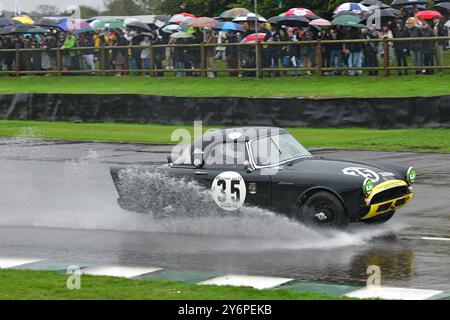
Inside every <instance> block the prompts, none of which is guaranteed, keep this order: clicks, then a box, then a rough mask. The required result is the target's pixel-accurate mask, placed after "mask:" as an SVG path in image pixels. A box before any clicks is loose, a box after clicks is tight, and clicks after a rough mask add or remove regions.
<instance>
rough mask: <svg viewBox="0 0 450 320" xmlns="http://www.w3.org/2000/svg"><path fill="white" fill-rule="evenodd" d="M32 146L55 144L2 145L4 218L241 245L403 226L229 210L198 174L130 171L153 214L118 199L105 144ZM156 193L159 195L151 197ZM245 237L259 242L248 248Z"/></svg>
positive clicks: (361, 239)
mask: <svg viewBox="0 0 450 320" xmlns="http://www.w3.org/2000/svg"><path fill="white" fill-rule="evenodd" d="M30 146H32V148H33V149H34V151H33V152H34V156H33V158H36V157H38V156H39V154H40V155H43V156H44V155H48V154H51V153H52V151H53V149H52V145H49V144H48V143H45V144H44V143H40V142H39V141H36V140H34V141H32V143H31V141H30V140H27V139H26V140H21V139H15V140H10V141H9V142H8V143H7V144H3V145H1V146H0V181H2V183H1V184H0V226H11V225H19V226H36V227H58V228H76V229H90V230H118V231H129V232H164V233H178V234H192V235H194V236H195V235H196V236H208V237H222V238H223V239H240V241H239V248H235V249H236V250H251V248H252V250H254V249H257V250H260V249H270V248H285V249H314V248H315V249H330V248H336V247H343V246H352V245H359V246H360V245H365V244H368V243H369V242H370V240H371V239H373V238H374V237H377V236H381V235H383V234H386V233H391V232H393V231H395V230H398V229H399V228H402V226H401V225H400V224H395V223H394V224H392V223H391V224H389V226H388V227H386V226H380V227H376V228H373V227H371V228H368V227H358V228H352V229H350V230H349V231H347V232H343V231H330V230H327V231H317V230H312V229H310V228H308V227H306V226H303V225H301V224H299V223H298V222H296V221H293V220H290V219H287V218H286V217H283V216H279V215H276V214H274V213H272V212H270V211H267V210H263V209H259V208H251V207H244V208H241V209H240V210H239V211H238V212H233V213H229V212H223V211H221V210H219V209H218V207H217V206H216V205H215V204H214V202H213V200H212V198H211V196H210V194H209V191H207V190H204V189H203V188H201V187H200V186H199V185H198V184H196V183H195V182H192V181H186V180H179V179H168V178H167V177H163V176H161V175H158V174H155V173H149V172H142V170H137V169H130V170H128V171H126V172H125V173H124V174H125V175H127V176H128V178H129V179H128V181H129V182H125V184H124V185H123V186H122V187H124V188H125V190H127V189H126V188H127V185H126V184H127V183H131V182H132V183H139V184H141V185H142V186H144V188H142V189H141V191H135V193H133V195H134V196H135V198H136V199H137V200H142V201H147V202H146V205H147V206H148V208H152V211H153V212H152V213H153V214H142V213H135V212H128V211H125V210H122V209H120V207H119V206H118V205H117V202H116V199H117V193H116V190H115V188H114V185H113V183H112V180H111V178H110V175H109V165H106V164H104V163H102V162H101V159H102V154H101V152H99V151H96V150H84V151H80V154H79V155H78V156H77V157H76V158H74V159H71V160H68V161H60V162H58V161H22V160H21V159H22V158H26V157H27V156H28V155H29V154H28V152H29V148H30ZM12 153H13V154H14V155H15V157H13V158H11V157H10V156H11V154H12ZM155 182H156V183H155ZM130 190H131V189H130ZM129 192H131V191H129ZM148 194H152V195H153V196H152V197H151V199H152V200H151V201H150V202H148V198H149V197H148ZM167 203H169V204H170V205H167ZM155 208H156V209H155ZM155 213H157V214H155ZM242 239H247V240H248V242H249V243H252V245H251V246H250V245H249V246H248V247H247V248H243V247H242V241H241V240H242ZM219 250H220V248H219Z"/></svg>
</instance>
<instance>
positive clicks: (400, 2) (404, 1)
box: [392, 0, 428, 7]
mask: <svg viewBox="0 0 450 320" xmlns="http://www.w3.org/2000/svg"><path fill="white" fill-rule="evenodd" d="M427 3H428V1H427V0H394V2H392V6H393V7H394V6H406V5H415V4H427Z"/></svg>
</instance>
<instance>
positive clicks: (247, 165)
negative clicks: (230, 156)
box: [244, 160, 253, 173]
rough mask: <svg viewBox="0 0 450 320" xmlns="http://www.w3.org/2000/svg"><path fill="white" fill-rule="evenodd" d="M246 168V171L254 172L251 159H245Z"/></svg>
mask: <svg viewBox="0 0 450 320" xmlns="http://www.w3.org/2000/svg"><path fill="white" fill-rule="evenodd" d="M244 169H245V171H247V172H248V173H251V172H253V167H252V166H251V164H250V161H248V160H245V161H244Z"/></svg>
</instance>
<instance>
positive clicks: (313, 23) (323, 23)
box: [309, 19, 331, 27]
mask: <svg viewBox="0 0 450 320" xmlns="http://www.w3.org/2000/svg"><path fill="white" fill-rule="evenodd" d="M309 25H311V26H319V27H329V26H331V22H330V21H328V20H326V19H316V20H313V21H311V22H310V23H309Z"/></svg>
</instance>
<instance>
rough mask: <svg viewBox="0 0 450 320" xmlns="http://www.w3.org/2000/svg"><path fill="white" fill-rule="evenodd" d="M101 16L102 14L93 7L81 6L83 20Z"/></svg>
mask: <svg viewBox="0 0 450 320" xmlns="http://www.w3.org/2000/svg"><path fill="white" fill-rule="evenodd" d="M99 14H100V12H99V11H98V10H97V9H95V8H93V7H90V6H84V5H81V6H80V15H81V19H88V18H91V17H95V16H98V15H99Z"/></svg>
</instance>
